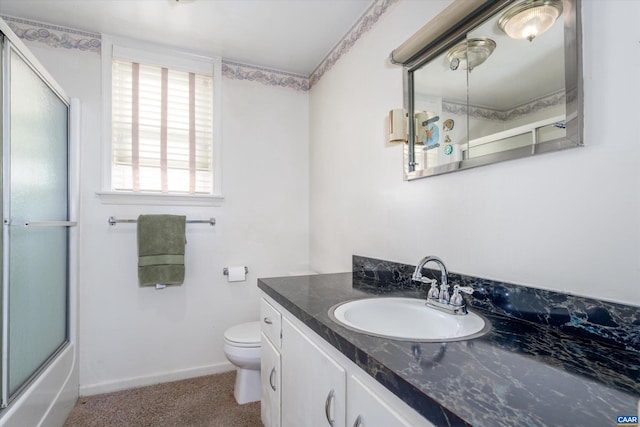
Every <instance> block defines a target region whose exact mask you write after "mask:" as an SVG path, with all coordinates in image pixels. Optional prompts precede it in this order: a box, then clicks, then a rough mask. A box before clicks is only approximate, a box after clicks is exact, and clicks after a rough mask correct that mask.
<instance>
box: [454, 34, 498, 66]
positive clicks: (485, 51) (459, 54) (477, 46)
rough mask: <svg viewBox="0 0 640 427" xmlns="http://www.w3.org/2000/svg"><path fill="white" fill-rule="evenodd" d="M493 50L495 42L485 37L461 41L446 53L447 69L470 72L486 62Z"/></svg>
mask: <svg viewBox="0 0 640 427" xmlns="http://www.w3.org/2000/svg"><path fill="white" fill-rule="evenodd" d="M495 48H496V42H495V41H493V40H491V39H490V38H487V37H478V38H473V39H468V40H463V41H462V42H460V43H458V44H457V45H455V46H453V47H452V48H451V50H449V52H448V53H447V60H448V61H449V67H450V68H451V70H454V71H455V70H457V69H458V68H459V67H462V69H463V70H469V71H471V70H473V69H474V68H475V67H477V66H478V65H480V64H482V63H483V62H484V61H486V60H487V58H488V57H489V56H491V54H492V53H493V51H494V50H495Z"/></svg>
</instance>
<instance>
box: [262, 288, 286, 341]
mask: <svg viewBox="0 0 640 427" xmlns="http://www.w3.org/2000/svg"><path fill="white" fill-rule="evenodd" d="M260 325H261V328H262V333H263V334H264V335H265V336H266V337H267V338H268V339H269V341H271V343H272V344H273V345H274V346H275V347H276V348H277V349H280V345H281V341H282V339H281V336H282V335H281V328H282V317H281V315H280V312H279V311H278V310H277V309H275V308H274V307H273V306H272V305H271V304H269V303H268V302H267V301H266V300H265V299H264V298H263V299H262V300H261V301H260Z"/></svg>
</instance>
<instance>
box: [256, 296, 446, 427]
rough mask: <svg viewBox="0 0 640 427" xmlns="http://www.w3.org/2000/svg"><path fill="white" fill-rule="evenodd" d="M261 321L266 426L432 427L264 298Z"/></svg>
mask: <svg viewBox="0 0 640 427" xmlns="http://www.w3.org/2000/svg"><path fill="white" fill-rule="evenodd" d="M269 310H272V311H269ZM274 312H275V313H274ZM265 313H267V314H265ZM265 317H268V319H267V320H270V321H271V323H265ZM261 318H262V323H263V336H262V342H263V345H262V373H261V376H262V422H263V424H264V425H265V427H434V426H433V424H431V423H430V422H429V421H427V420H426V419H425V418H424V417H422V416H421V415H420V414H418V413H417V412H416V411H415V410H414V409H413V408H411V407H409V406H408V405H407V404H406V403H404V402H403V401H402V400H401V399H400V398H399V397H398V396H396V395H395V394H393V393H391V392H390V391H389V390H387V389H386V388H384V387H383V386H382V385H381V384H380V383H378V382H377V381H376V380H375V379H374V378H373V377H371V376H370V375H369V374H367V373H366V372H365V371H363V370H362V369H361V368H359V367H358V366H356V364H355V363H353V362H352V361H351V360H349V359H348V358H347V357H346V356H345V355H343V354H342V353H340V352H339V351H338V350H337V349H336V348H334V347H333V346H331V345H330V344H329V343H327V342H326V341H325V340H323V339H322V338H321V337H320V336H319V335H318V334H316V333H315V332H313V331H312V330H311V329H310V328H309V327H308V326H306V325H305V324H303V323H302V322H301V321H300V320H299V319H297V318H296V317H295V316H293V315H292V314H291V313H289V312H288V311H286V310H285V309H283V308H282V307H281V306H280V305H278V304H277V303H276V302H275V301H273V300H272V299H271V298H270V297H268V296H266V295H264V296H263V299H262V303H261ZM276 318H277V319H281V323H280V324H281V328H282V329H281V331H275V330H274V329H275V328H273V325H274V324H276V322H275V321H274V319H276ZM265 325H269V326H265ZM265 329H266V330H270V331H271V332H270V333H269V335H267V334H266V333H265ZM280 332H281V334H280ZM276 337H277V338H276ZM280 337H281V341H279V340H280ZM274 340H275V341H278V344H277V345H275V343H274ZM274 358H277V361H278V362H279V363H280V365H278V364H277V363H278V362H275V361H274ZM274 366H277V368H276V370H275V371H272V369H273V367H274ZM272 385H273V387H272ZM274 388H275V389H274ZM275 405H279V406H278V407H277V408H276V407H275ZM276 413H277V414H278V415H277V416H275V414H276Z"/></svg>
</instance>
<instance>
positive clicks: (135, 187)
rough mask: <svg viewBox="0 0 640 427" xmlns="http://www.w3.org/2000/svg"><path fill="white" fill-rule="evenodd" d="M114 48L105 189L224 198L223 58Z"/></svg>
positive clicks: (105, 65)
mask: <svg viewBox="0 0 640 427" xmlns="http://www.w3.org/2000/svg"><path fill="white" fill-rule="evenodd" d="M110 50H111V52H112V55H111V58H109V62H110V64H109V65H108V66H109V69H108V74H110V77H111V78H110V82H108V83H109V85H107V82H105V84H104V87H105V88H108V90H109V91H110V92H111V106H110V115H109V122H110V125H109V129H108V132H107V133H108V134H109V137H108V140H109V142H110V144H109V147H110V149H109V153H108V156H109V165H108V166H107V165H106V162H105V166H107V169H108V171H109V175H108V176H107V177H106V180H105V181H106V182H107V183H108V185H105V186H104V187H106V188H105V190H106V191H107V193H101V195H105V194H106V195H108V196H113V194H120V195H121V194H129V195H140V196H149V195H160V196H164V195H166V196H180V195H181V196H218V197H219V194H220V183H219V176H220V174H219V173H217V172H218V171H217V170H216V169H219V159H218V158H219V150H217V149H216V147H217V145H216V142H218V141H217V140H219V137H218V136H219V135H220V132H219V129H218V128H219V125H218V123H219V120H216V119H217V118H218V117H219V105H220V102H219V99H220V97H219V92H220V87H219V81H220V78H219V68H220V67H219V63H220V61H219V59H217V58H213V59H211V58H203V57H195V56H193V55H188V54H183V53H169V54H167V53H166V52H158V51H154V50H137V49H133V48H129V47H121V46H117V45H113V46H111V49H110ZM105 60H106V59H103V61H105ZM216 64H217V67H216ZM106 67H107V64H103V71H105V70H106ZM215 71H218V72H215ZM216 95H218V96H216ZM105 154H106V153H105ZM216 178H218V179H216Z"/></svg>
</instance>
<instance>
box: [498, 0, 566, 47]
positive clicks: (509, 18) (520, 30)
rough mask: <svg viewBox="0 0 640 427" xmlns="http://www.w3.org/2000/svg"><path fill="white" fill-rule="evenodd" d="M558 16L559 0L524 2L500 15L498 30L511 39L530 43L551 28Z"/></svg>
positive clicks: (560, 11) (560, 12) (526, 0)
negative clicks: (524, 40)
mask: <svg viewBox="0 0 640 427" xmlns="http://www.w3.org/2000/svg"><path fill="white" fill-rule="evenodd" d="M560 15H562V1H561V0H525V1H523V2H522V3H518V4H516V5H515V6H512V7H510V8H509V9H507V11H506V12H504V13H503V14H502V16H501V17H500V19H498V28H500V29H501V30H502V31H504V32H505V33H506V34H507V35H508V36H509V37H511V38H512V39H527V40H529V41H532V40H533V39H534V38H535V37H537V36H539V35H540V34H542V33H544V32H545V31H547V30H548V29H549V28H551V26H552V25H553V24H554V22H556V19H558V18H559V17H560Z"/></svg>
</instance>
